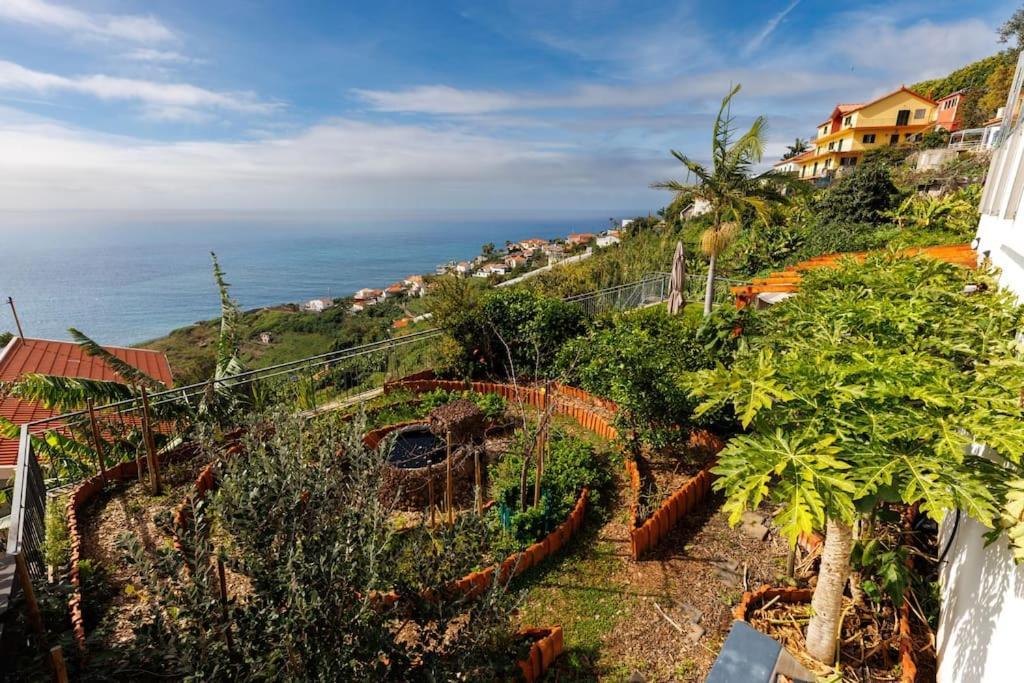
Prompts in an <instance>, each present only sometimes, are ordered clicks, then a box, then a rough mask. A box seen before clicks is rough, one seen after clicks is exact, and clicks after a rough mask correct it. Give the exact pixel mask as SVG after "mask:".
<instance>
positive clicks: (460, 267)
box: [455, 261, 473, 276]
mask: <svg viewBox="0 0 1024 683" xmlns="http://www.w3.org/2000/svg"><path fill="white" fill-rule="evenodd" d="M455 272H456V273H458V274H459V275H462V276H466V275H469V274H470V273H472V272H473V264H472V263H470V262H469V261H459V262H458V263H456V264H455Z"/></svg>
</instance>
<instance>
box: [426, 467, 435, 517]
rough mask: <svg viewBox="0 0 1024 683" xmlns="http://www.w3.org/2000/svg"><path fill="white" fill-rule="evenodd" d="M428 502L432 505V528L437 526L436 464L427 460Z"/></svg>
mask: <svg viewBox="0 0 1024 683" xmlns="http://www.w3.org/2000/svg"><path fill="white" fill-rule="evenodd" d="M427 502H428V503H430V528H431V529H433V528H434V527H435V526H437V518H436V514H435V513H436V512H437V506H436V505H435V502H434V463H432V462H430V460H427Z"/></svg>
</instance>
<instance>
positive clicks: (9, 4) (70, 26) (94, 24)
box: [0, 0, 175, 43]
mask: <svg viewBox="0 0 1024 683" xmlns="http://www.w3.org/2000/svg"><path fill="white" fill-rule="evenodd" d="M0 21H11V22H15V23H19V24H25V25H28V26H35V27H39V28H46V29H56V30H61V31H65V32H67V33H70V34H71V35H72V36H73V37H76V38H92V39H97V38H99V39H118V40H126V41H130V42H136V43H160V42H166V41H170V40H174V37H175V36H174V33H173V32H172V31H171V29H169V28H168V27H167V26H166V25H164V24H163V23H162V22H161V21H160V20H159V19H156V18H155V17H151V16H135V15H127V14H119V15H113V14H95V15H90V14H87V13H85V12H82V11H81V10H77V9H75V8H73V7H66V6H64V5H57V4H54V3H50V2H46V0H2V2H0Z"/></svg>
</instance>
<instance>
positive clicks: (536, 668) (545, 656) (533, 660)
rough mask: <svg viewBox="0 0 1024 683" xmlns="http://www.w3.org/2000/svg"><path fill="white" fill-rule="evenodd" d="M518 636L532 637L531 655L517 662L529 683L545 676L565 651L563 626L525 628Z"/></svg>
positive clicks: (533, 682)
mask: <svg viewBox="0 0 1024 683" xmlns="http://www.w3.org/2000/svg"><path fill="white" fill-rule="evenodd" d="M516 635H517V636H520V637H523V638H530V639H531V640H533V644H532V645H530V655H529V657H528V658H527V659H520V660H519V661H517V662H516V664H517V665H518V666H519V670H520V671H521V672H522V674H523V678H524V679H526V682H527V683H535V681H539V680H541V679H542V678H544V674H545V673H547V671H548V669H549V668H551V665H552V664H553V663H554V661H555V660H556V659H558V657H559V655H561V654H562V653H563V652H564V651H565V636H564V635H563V633H562V627H561V626H552V627H551V628H529V627H526V628H523V629H521V630H520V631H519V632H518V633H516Z"/></svg>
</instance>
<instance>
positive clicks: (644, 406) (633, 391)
mask: <svg viewBox="0 0 1024 683" xmlns="http://www.w3.org/2000/svg"><path fill="white" fill-rule="evenodd" d="M698 326H699V323H695V322H693V321H691V320H687V319H685V318H683V317H680V316H671V315H669V314H668V313H667V312H666V311H665V309H664V307H663V306H655V307H652V308H648V309H643V310H639V311H634V312H629V313H620V314H617V315H615V316H613V317H612V318H610V319H608V320H605V321H600V322H598V323H596V324H595V327H594V330H593V331H592V332H591V333H590V334H589V335H587V336H586V337H581V338H579V339H575V340H572V341H570V342H569V343H568V344H566V346H565V348H564V349H563V350H562V352H561V354H560V356H559V363H560V366H561V367H563V368H564V369H565V370H564V371H565V372H566V373H567V377H568V381H569V382H570V383H571V384H575V385H578V386H580V387H582V388H584V389H586V390H587V391H590V392H592V393H594V394H597V395H598V396H605V397H607V398H610V399H611V400H613V401H615V402H616V403H618V404H619V407H620V412H619V415H618V420H619V422H620V425H621V426H622V427H623V428H624V429H626V430H629V431H630V432H634V433H635V434H636V435H637V437H638V438H639V439H640V440H641V441H644V442H646V443H650V444H653V445H655V446H664V445H666V444H667V443H669V442H671V441H674V440H678V439H685V438H686V437H687V434H688V432H687V430H686V429H685V427H687V426H689V425H690V424H691V423H692V412H693V408H694V407H695V405H696V403H695V401H694V400H693V399H692V398H691V396H690V392H689V391H688V390H687V389H686V388H685V387H684V386H683V385H682V384H681V383H680V382H679V377H680V376H681V375H682V373H684V372H686V371H690V370H698V369H700V368H708V367H711V366H712V364H713V362H714V361H713V359H712V357H711V356H710V354H709V353H708V350H707V347H706V346H705V342H706V341H708V339H707V338H704V339H701V338H698ZM710 329H711V327H710V325H709V327H708V330H709V331H708V333H707V334H708V335H710V336H714V334H715V333H713V332H710Z"/></svg>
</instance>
